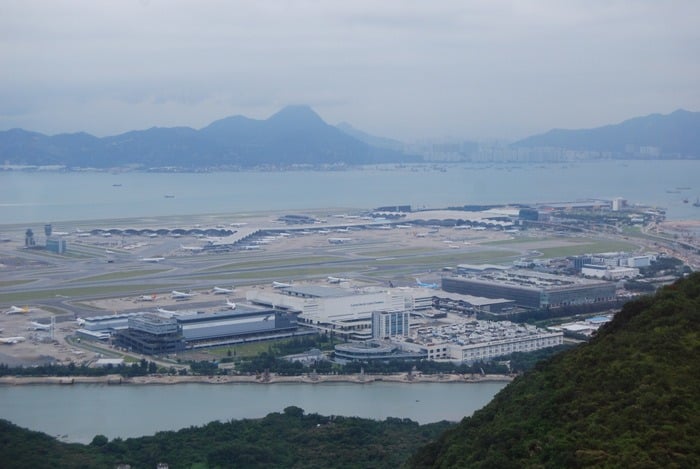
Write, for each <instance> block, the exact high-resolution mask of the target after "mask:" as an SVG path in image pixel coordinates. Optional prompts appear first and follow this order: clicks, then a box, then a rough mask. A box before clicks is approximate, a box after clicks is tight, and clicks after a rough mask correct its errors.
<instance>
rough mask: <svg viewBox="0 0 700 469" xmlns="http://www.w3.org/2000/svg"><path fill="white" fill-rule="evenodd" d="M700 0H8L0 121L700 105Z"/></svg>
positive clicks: (144, 124) (462, 131)
mask: <svg viewBox="0 0 700 469" xmlns="http://www.w3.org/2000/svg"><path fill="white" fill-rule="evenodd" d="M699 25H700V1H698V0H687V1H683V0H679V1H661V0H620V1H616V0H581V1H576V0H572V1H564V0H536V1H528V0H512V1H497V0H483V1H476V0H475V1H469V0H455V1H425V0H419V1H402V2H398V1H366V0H352V1H348V0H345V1H320V0H319V1H272V0H255V1H235V0H228V1H205V0H199V1H194V0H192V1H176V0H142V1H130V0H113V1H98V0H86V1H77V0H76V1H57V0H46V1H34V0H18V1H12V0H1V2H0V129H3V130H4V129H9V128H13V127H22V128H25V129H28V130H36V131H40V132H44V133H49V134H54V133H59V132H75V131H82V130H84V131H87V132H90V133H93V134H95V135H98V136H103V135H113V134H117V133H120V132H123V131H126V130H131V129H143V128H148V127H152V126H161V127H169V126H178V125H182V126H190V127H194V128H201V127H203V126H205V125H207V124H208V123H210V122H212V121H214V120H216V119H220V118H222V117H226V116H229V115H234V114H243V115H246V116H249V117H253V118H267V117H268V116H269V115H271V114H273V113H274V112H276V111H277V110H279V109H280V108H281V107H283V106H285V105H288V104H308V105H310V106H311V107H313V108H314V109H315V110H316V112H318V113H319V114H320V115H321V117H322V118H323V119H324V120H326V121H327V122H329V123H331V124H336V123H338V122H341V121H347V122H350V123H351V124H353V125H354V126H355V127H358V128H360V129H363V130H365V131H368V132H371V133H374V134H377V135H382V136H387V137H393V138H398V139H403V140H405V141H414V140H416V139H421V138H427V137H445V136H454V137H461V138H511V139H512V138H518V137H523V136H526V135H529V134H531V133H539V132H543V131H546V130H548V129H550V128H553V127H563V128H581V127H593V126H598V125H603V124H608V123H616V122H619V121H622V120H624V119H626V118H629V117H634V116H638V115H646V114H650V113H653V112H661V113H668V112H671V111H673V110H675V109H678V108H684V109H688V110H692V111H698V110H700V26H699Z"/></svg>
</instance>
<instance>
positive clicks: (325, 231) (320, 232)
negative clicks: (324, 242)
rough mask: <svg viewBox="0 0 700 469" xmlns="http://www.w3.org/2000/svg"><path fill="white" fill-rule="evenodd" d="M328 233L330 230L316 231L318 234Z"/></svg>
mask: <svg viewBox="0 0 700 469" xmlns="http://www.w3.org/2000/svg"><path fill="white" fill-rule="evenodd" d="M330 232H331V230H318V231H317V233H318V234H329V233H330Z"/></svg>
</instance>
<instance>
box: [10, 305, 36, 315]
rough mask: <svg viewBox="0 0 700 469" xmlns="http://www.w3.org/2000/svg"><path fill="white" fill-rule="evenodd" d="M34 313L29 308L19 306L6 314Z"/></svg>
mask: <svg viewBox="0 0 700 469" xmlns="http://www.w3.org/2000/svg"><path fill="white" fill-rule="evenodd" d="M32 311H33V309H32V308H30V307H29V306H23V307H21V308H20V307H19V306H12V307H10V309H8V310H7V311H5V314H27V313H31V312H32Z"/></svg>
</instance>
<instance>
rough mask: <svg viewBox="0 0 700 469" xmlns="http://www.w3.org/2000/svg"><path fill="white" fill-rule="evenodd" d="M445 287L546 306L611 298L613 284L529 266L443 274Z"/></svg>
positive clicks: (539, 307) (527, 304)
mask: <svg viewBox="0 0 700 469" xmlns="http://www.w3.org/2000/svg"><path fill="white" fill-rule="evenodd" d="M442 288H443V290H445V291H448V292H453V293H460V294H463V295H479V296H485V297H488V298H505V299H508V300H513V301H514V302H515V304H516V305H518V306H522V307H526V308H535V309H548V308H558V307H562V306H567V305H576V304H588V303H599V302H606V301H612V300H614V299H615V284H614V283H612V282H606V281H600V280H590V279H583V278H578V277H567V276H561V275H552V274H545V273H540V272H533V271H529V270H510V271H500V270H498V271H496V270H494V271H487V272H482V273H480V274H478V275H469V274H467V275H462V276H454V277H444V278H443V279H442Z"/></svg>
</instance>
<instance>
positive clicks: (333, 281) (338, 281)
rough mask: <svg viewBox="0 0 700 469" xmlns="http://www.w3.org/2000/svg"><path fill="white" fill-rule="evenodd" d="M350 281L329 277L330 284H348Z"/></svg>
mask: <svg viewBox="0 0 700 469" xmlns="http://www.w3.org/2000/svg"><path fill="white" fill-rule="evenodd" d="M347 281H348V279H346V278H342V277H328V283H340V282H347Z"/></svg>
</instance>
